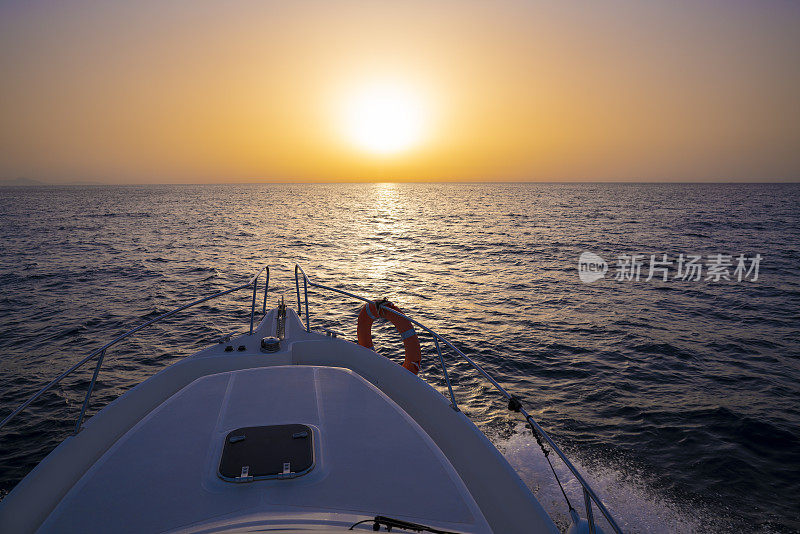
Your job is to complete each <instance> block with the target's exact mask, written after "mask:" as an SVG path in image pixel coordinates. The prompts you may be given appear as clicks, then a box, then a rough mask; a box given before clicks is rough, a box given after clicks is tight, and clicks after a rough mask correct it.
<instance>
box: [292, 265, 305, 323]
mask: <svg viewBox="0 0 800 534" xmlns="http://www.w3.org/2000/svg"><path fill="white" fill-rule="evenodd" d="M298 269H300V266H299V265H295V266H294V289H295V291H296V292H297V315H302V313H303V308H302V306H300V280H298V278H297V274H298V272H297V271H298ZM303 274H305V273H303Z"/></svg>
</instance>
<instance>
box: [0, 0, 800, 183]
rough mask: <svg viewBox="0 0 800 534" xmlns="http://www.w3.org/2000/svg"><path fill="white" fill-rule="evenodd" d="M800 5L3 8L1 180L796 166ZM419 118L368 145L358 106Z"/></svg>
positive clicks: (674, 175)
mask: <svg viewBox="0 0 800 534" xmlns="http://www.w3.org/2000/svg"><path fill="white" fill-rule="evenodd" d="M798 28H800V6H799V5H798V4H796V3H792V2H778V1H772V0H763V1H752V2H744V1H738V0H730V1H714V2H712V1H702V0H701V1H691V2H676V1H655V0H652V1H641V2H611V1H609V2H571V1H565V2H534V1H528V2H521V1H520V2H485V1H482V2H471V1H453V2H451V1H438V0H427V1H424V2H412V1H408V0H406V1H402V2H388V1H386V2H384V1H369V2H333V1H330V2H328V1H320V0H318V1H296V2H285V3H284V2H280V3H279V2H263V1H262V2H257V1H228V2H219V3H209V2H201V1H191V2H190V1H172V2H147V1H137V2H130V3H127V4H123V3H121V2H84V1H81V2H75V1H68V0H64V1H63V2H50V1H48V2H36V1H32V2H22V1H11V2H8V1H6V2H3V3H0V72H2V78H1V79H0V119H1V121H2V122H1V123H2V128H0V178H5V179H13V178H18V177H25V178H32V179H38V180H44V181H76V180H79V181H104V182H112V183H128V182H192V183H197V182H227V181H231V182H241V181H325V180H348V181H349V180H378V181H399V180H481V181H489V180H545V181H551V180H552V181H559V180H588V181H595V180H637V181H639V180H641V181H706V180H708V181H763V180H766V181H776V180H777V181H786V180H791V181H797V180H800V103H799V102H800V100H799V99H798V95H800V31H799V30H798ZM376 81H377V82H380V83H384V84H393V83H396V84H399V85H402V86H404V87H406V88H410V89H409V90H410V91H411V92H413V94H414V95H415V98H417V99H418V100H419V101H420V102H422V103H423V107H424V111H425V127H424V132H423V135H421V137H420V139H419V140H418V142H417V143H416V144H415V145H414V146H412V147H410V148H408V149H406V150H403V151H401V152H398V153H392V154H375V153H370V152H368V151H365V150H363V147H359V146H356V145H354V143H353V142H352V139H348V138H347V136H346V135H344V134H343V133H342V132H343V124H342V122H343V121H344V122H346V121H347V118H346V117H345V118H343V113H345V112H344V111H343V109H344V108H345V102H346V101H347V99H348V98H349V96H350V95H353V94H358V92H359V90H360V89H361V88H363V87H365V86H368V85H369V84H372V83H375V82H376Z"/></svg>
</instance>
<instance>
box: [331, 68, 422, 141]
mask: <svg viewBox="0 0 800 534" xmlns="http://www.w3.org/2000/svg"><path fill="white" fill-rule="evenodd" d="M425 118H426V113H425V107H424V105H423V102H422V99H421V98H420V96H419V94H417V93H415V92H414V91H413V90H411V89H410V88H408V87H405V86H403V85H400V84H389V83H380V84H372V85H368V86H364V87H362V88H360V89H359V90H356V91H354V92H353V93H351V94H350V96H349V97H348V98H347V100H346V102H345V106H344V116H343V126H344V134H345V136H346V137H347V139H348V140H349V141H350V142H351V143H353V144H354V145H355V146H356V147H358V148H360V149H362V150H365V151H367V152H371V153H373V154H377V155H391V154H396V153H399V152H404V151H407V150H409V149H411V148H413V147H415V146H417V145H419V144H420V143H421V142H422V140H423V137H424V135H425Z"/></svg>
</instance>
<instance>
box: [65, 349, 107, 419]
mask: <svg viewBox="0 0 800 534" xmlns="http://www.w3.org/2000/svg"><path fill="white" fill-rule="evenodd" d="M105 356H106V349H103V350H101V351H100V357H99V358H97V365H95V366H94V374H93V375H92V381H91V382H90V383H89V390H88V391H87V392H86V398H85V399H83V406H81V414H80V416H78V422H77V423H75V430H73V431H72V433H73V434H77V433H78V432H80V431H81V425H82V424H83V416H84V415H86V409H87V408H88V407H89V399H90V398H91V396H92V391H93V390H94V384H95V382H97V375H99V374H100V367H101V366H102V365H103V358H105Z"/></svg>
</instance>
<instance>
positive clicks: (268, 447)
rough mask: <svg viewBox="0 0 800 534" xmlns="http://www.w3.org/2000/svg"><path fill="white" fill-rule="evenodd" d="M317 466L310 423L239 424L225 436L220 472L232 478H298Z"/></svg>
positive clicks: (225, 478) (239, 480)
mask: <svg viewBox="0 0 800 534" xmlns="http://www.w3.org/2000/svg"><path fill="white" fill-rule="evenodd" d="M313 467H314V434H313V432H312V431H311V428H310V427H308V426H306V425H271V426H249V427H244V428H237V429H236V430H233V431H231V432H229V433H228V435H227V436H225V446H224V447H223V449H222V458H221V459H220V462H219V476H220V478H222V479H223V480H227V481H228V482H250V481H252V480H264V479H269V478H294V477H298V476H301V475H304V474H306V473H307V472H309V471H311V469H312V468H313Z"/></svg>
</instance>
